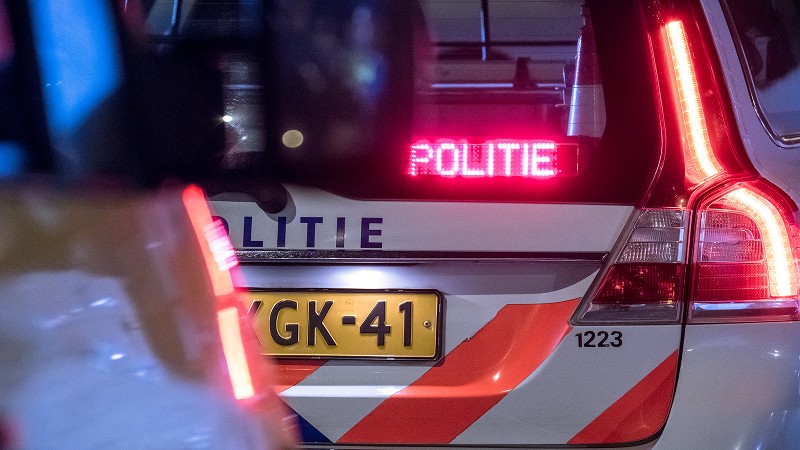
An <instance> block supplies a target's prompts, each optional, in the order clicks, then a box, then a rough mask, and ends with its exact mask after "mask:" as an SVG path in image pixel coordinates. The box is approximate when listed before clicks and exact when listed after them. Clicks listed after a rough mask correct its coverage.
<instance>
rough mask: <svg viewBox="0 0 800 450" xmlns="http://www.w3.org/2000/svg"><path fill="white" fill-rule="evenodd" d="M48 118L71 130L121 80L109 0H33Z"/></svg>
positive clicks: (57, 129) (64, 130)
mask: <svg viewBox="0 0 800 450" xmlns="http://www.w3.org/2000/svg"><path fill="white" fill-rule="evenodd" d="M30 3H31V13H32V15H33V27H34V38H35V40H36V52H37V56H38V59H39V64H40V66H41V72H42V81H43V84H44V99H45V104H46V107H47V113H48V114H47V116H48V117H47V118H48V122H49V124H50V126H51V127H52V128H53V131H55V132H56V133H69V132H71V131H74V130H75V129H76V128H77V127H79V126H80V125H81V124H82V123H83V122H84V121H85V120H86V118H87V116H88V115H89V113H90V112H91V111H92V110H94V109H95V108H96V107H97V106H98V105H100V104H101V103H102V102H103V100H105V99H106V98H107V97H108V96H109V95H110V94H111V93H112V92H113V91H114V90H116V88H117V87H118V85H119V81H120V76H121V73H120V72H121V70H120V67H119V55H118V47H117V40H116V36H115V30H114V28H113V26H112V23H113V20H112V17H113V16H112V14H111V11H110V10H109V2H107V1H104V0H30Z"/></svg>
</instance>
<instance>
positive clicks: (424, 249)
mask: <svg viewBox="0 0 800 450" xmlns="http://www.w3.org/2000/svg"><path fill="white" fill-rule="evenodd" d="M277 3H278V4H279V5H280V7H279V8H278V10H277V11H278V12H277V14H279V17H282V18H283V19H285V20H277V21H276V22H278V23H282V24H294V25H285V26H284V27H283V28H281V27H280V26H279V27H278V29H279V30H280V31H281V35H280V36H281V37H287V36H290V35H292V36H294V35H296V36H299V37H297V39H295V40H294V41H291V42H293V44H290V45H287V46H286V47H285V48H284V49H283V51H284V53H283V55H284V56H286V60H287V61H289V62H288V63H285V67H284V70H282V72H284V73H283V76H284V77H285V80H289V81H290V82H289V81H287V84H286V87H285V89H276V88H274V87H273V88H271V92H272V93H274V94H275V95H276V96H277V97H276V98H277V99H279V100H278V101H277V102H276V103H277V104H280V105H281V106H282V108H281V115H280V116H278V119H277V120H276V121H274V122H268V121H267V122H268V126H267V127H266V128H269V126H274V127H275V128H279V130H278V134H279V135H280V136H281V138H282V146H281V148H280V150H279V151H277V152H276V154H275V155H273V161H274V162H275V167H278V169H276V170H274V171H273V172H272V173H270V174H269V177H266V176H265V177H264V180H265V181H264V183H263V185H262V186H261V187H260V192H262V193H261V194H258V193H255V194H254V193H253V192H254V191H253V190H251V192H250V195H243V194H235V193H230V192H223V193H219V194H218V195H216V196H214V197H212V207H213V209H214V211H215V213H216V214H217V215H218V216H219V217H220V218H221V220H222V221H223V224H224V225H225V226H226V227H227V229H228V232H229V235H230V236H231V240H232V242H233V244H234V246H235V248H236V250H237V252H238V256H239V257H240V259H241V261H242V275H243V278H244V279H243V280H242V284H243V286H245V287H246V288H247V290H248V291H249V292H250V297H251V301H252V303H251V305H250V311H251V314H252V315H253V325H254V327H255V329H256V331H257V333H258V335H259V337H260V339H261V344H262V346H263V351H264V353H265V354H270V355H273V356H275V357H276V358H277V359H278V363H279V364H278V372H279V374H278V375H279V383H278V384H279V385H278V387H277V389H278V390H279V392H280V393H281V396H282V398H283V399H284V400H285V402H286V403H287V404H288V405H289V406H290V407H291V408H292V409H293V410H294V411H295V412H296V413H297V415H298V417H299V419H300V421H301V423H302V424H303V430H302V432H303V441H304V442H306V443H339V444H372V445H375V444H417V445H433V444H451V443H452V444H460V445H565V444H576V445H580V444H623V443H632V442H641V441H643V440H647V439H649V438H651V437H653V436H655V435H656V434H657V433H658V432H659V430H660V429H661V428H662V426H663V425H664V423H665V421H666V418H667V415H668V412H669V409H670V405H671V401H672V396H673V391H674V386H675V383H676V378H677V367H678V350H679V347H680V340H681V330H682V325H681V319H682V316H683V312H684V311H683V310H682V307H681V302H680V300H681V298H682V295H683V290H684V282H683V264H684V263H685V261H686V258H687V249H686V237H685V236H686V233H687V229H688V227H689V216H688V214H687V213H686V212H685V211H686V210H685V207H686V202H687V197H686V196H685V194H686V192H687V190H686V186H687V185H689V184H691V183H690V182H689V181H686V179H685V177H684V167H683V162H682V159H680V161H678V162H675V160H673V161H672V162H670V161H669V160H668V159H667V158H666V157H665V155H666V154H668V153H669V152H670V151H672V152H675V153H677V154H679V155H680V154H681V150H680V148H681V145H682V144H681V142H682V141H681V139H680V136H678V138H677V139H673V140H672V142H669V139H668V138H674V137H675V136H673V135H672V134H670V133H667V132H666V131H664V130H665V126H664V123H665V122H668V123H673V122H670V121H673V120H676V119H675V117H676V109H677V108H676V107H675V106H674V105H673V98H672V97H664V95H662V92H667V91H665V89H666V88H668V87H669V86H670V84H669V82H668V81H664V79H661V80H659V77H657V76H656V73H657V72H658V70H661V69H664V68H666V67H667V65H666V64H665V60H666V58H667V56H665V53H664V51H663V48H662V47H661V46H660V42H661V41H660V40H659V39H660V36H661V35H660V34H659V33H660V31H659V30H660V28H659V22H658V20H659V19H658V18H657V15H656V14H655V13H654V12H653V11H652V10H648V9H647V8H646V5H643V4H641V3H640V2H638V1H622V2H613V4H612V2H600V1H597V2H592V1H589V2H588V5H583V1H581V0H566V1H562V2H539V1H501V0H488V1H485V0H484V1H479V0H473V1H469V0H461V1H447V0H426V1H422V2H420V5H419V9H418V10H415V11H411V12H410V13H408V17H411V18H412V20H413V23H412V25H411V26H408V27H407V28H405V29H406V30H407V32H408V34H409V39H408V42H409V45H408V49H410V51H409V52H408V53H407V54H406V56H407V58H408V62H409V63H411V64H413V67H414V70H413V72H414V80H413V91H414V95H413V99H412V98H408V99H400V100H399V103H403V102H404V101H405V102H406V103H407V105H408V107H409V108H411V109H412V111H413V118H412V119H411V120H410V121H409V122H408V123H405V122H402V120H400V119H398V121H397V123H396V124H395V125H396V127H391V121H392V120H393V118H394V115H393V114H392V113H391V112H388V113H387V112H385V111H383V112H382V113H376V114H375V115H374V116H369V117H373V118H374V117H377V119H375V120H376V123H380V124H381V126H382V127H383V128H380V129H379V130H378V132H376V133H375V137H374V139H373V141H372V144H373V145H372V147H371V148H373V149H377V150H373V151H372V152H370V153H369V154H365V155H356V157H353V153H357V149H356V150H354V149H352V148H351V147H349V146H348V144H347V142H349V141H348V133H349V132H352V130H353V128H348V126H347V123H346V122H337V121H336V120H331V119H329V116H330V115H332V114H334V113H342V114H347V111H348V110H349V109H350V108H352V107H353V105H351V103H354V104H356V105H357V106H359V105H360V107H362V108H364V110H367V112H368V108H366V107H364V106H363V105H364V104H373V103H376V102H377V100H374V99H376V98H381V96H384V97H391V95H392V92H393V89H394V88H393V87H392V86H390V85H387V84H386V80H385V79H382V78H381V73H382V64H383V63H384V62H385V61H384V60H383V59H382V56H381V54H380V52H379V51H377V50H376V48H377V49H379V48H380V44H379V43H380V41H381V39H382V38H384V37H385V36H384V35H385V34H386V33H389V32H392V30H395V29H394V28H392V27H390V26H386V25H385V24H384V23H383V22H381V18H384V19H385V18H386V7H384V6H382V5H383V4H384V3H383V2H377V1H373V2H361V3H359V4H358V5H356V2H341V4H339V3H337V7H338V8H339V9H336V8H332V7H330V6H328V5H331V3H328V2H324V1H323V2H318V4H317V3H314V2H310V3H309V2H284V3H281V2H277ZM351 3H352V4H351ZM410 3H411V2H409V4H410ZM382 8H383V9H382ZM334 9H336V11H334ZM281 14H282V15H283V16H280V15H281ZM309 17H311V19H308V18H309ZM404 17H405V16H404ZM302 18H306V19H308V23H309V24H311V25H307V26H306V25H297V26H295V25H296V24H297V23H298V22H297V21H298V20H301V19H302ZM290 19H291V20H290ZM409 30H412V31H409ZM287 40H288V38H287ZM376 42H378V43H376ZM301 43H302V45H307V46H308V47H303V48H304V49H305V50H302V51H301V50H298V46H300V45H301ZM331 55H337V57H336V58H335V59H336V60H338V61H339V62H340V63H341V64H342V66H344V68H342V67H339V69H342V72H343V73H348V74H351V75H352V77H351V78H349V79H350V81H349V82H348V83H343V85H344V86H346V87H349V88H350V91H351V93H353V97H347V96H346V95H345V94H342V93H341V92H339V93H336V95H335V96H334V95H333V94H332V93H331V92H328V90H327V89H328V87H330V78H329V77H331V76H333V75H332V74H335V73H337V71H336V70H334V69H331V68H330V67H329V65H330V64H332V63H333V62H332V61H331V59H334V58H332V57H331ZM227 69H228V77H229V81H230V80H235V82H234V81H231V82H230V86H229V89H228V105H229V114H228V116H226V118H224V120H225V121H226V122H227V123H228V125H229V126H228V144H229V148H228V154H227V155H226V159H225V160H224V163H225V164H228V165H229V166H236V165H237V164H240V163H241V161H243V160H246V159H247V158H248V156H249V153H252V152H253V151H254V148H253V147H251V145H254V144H252V143H253V142H254V141H255V139H254V136H255V137H258V136H261V135H259V134H258V132H259V131H258V130H259V127H261V126H263V124H262V122H260V119H258V117H261V116H259V115H258V114H256V113H254V111H258V110H259V108H268V109H269V108H271V106H270V105H269V104H262V103H259V102H260V100H258V98H260V97H258V96H256V95H255V94H254V92H257V91H258V90H259V89H262V88H259V87H258V86H257V83H254V82H252V80H253V77H254V73H255V72H254V71H253V69H252V68H251V67H250V65H248V64H247V63H246V62H241V61H234V62H232V63H230V64H229V65H228V66H227ZM348 76H349V75H348ZM659 83H660V84H659ZM326 95H328V96H326ZM343 99H344V100H343ZM353 99H355V100H353ZM346 100H347V101H346ZM349 100H352V102H350V101H349ZM369 102H373V103H369ZM362 113H363V110H362ZM398 116H399V115H398ZM273 117H274V116H273ZM364 120H366V119H364ZM364 120H362V121H361V122H359V123H358V124H357V126H356V127H355V128H354V129H356V130H358V129H359V128H358V127H359V126H363V125H364ZM323 125H325V126H329V128H328V129H321V128H323ZM387 127H388V128H392V129H391V130H390V131H391V132H389V131H386V128H387ZM675 128H677V126H675ZM673 134H674V133H673ZM675 149H677V150H675ZM267 179H269V181H266V180H267ZM276 180H277V181H276ZM695 184H696V183H695ZM223 190H224V189H223ZM256 190H258V189H256ZM264 192H268V193H269V194H263V193H264ZM253 197H255V201H254V199H253ZM265 198H266V199H267V200H269V201H265V200H264V199H265ZM275 198H278V200H277V201H273V200H275ZM276 205H277V206H276Z"/></svg>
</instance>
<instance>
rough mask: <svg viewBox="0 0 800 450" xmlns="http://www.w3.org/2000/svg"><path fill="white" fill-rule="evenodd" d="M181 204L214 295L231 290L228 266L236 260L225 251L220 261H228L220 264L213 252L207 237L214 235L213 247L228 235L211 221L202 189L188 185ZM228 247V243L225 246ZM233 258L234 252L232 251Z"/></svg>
mask: <svg viewBox="0 0 800 450" xmlns="http://www.w3.org/2000/svg"><path fill="white" fill-rule="evenodd" d="M183 204H184V206H185V208H186V212H187V214H188V215H189V220H190V222H191V223H192V229H193V230H194V234H195V236H196V237H197V242H198V243H199V245H200V248H201V250H202V252H203V259H204V260H205V263H206V268H207V269H208V276H209V277H211V285H212V286H213V288H214V294H215V295H216V296H218V297H219V296H222V295H226V294H230V293H232V292H233V279H232V278H231V273H230V270H228V269H229V268H230V267H232V266H234V265H236V263H238V261H236V260H235V259H234V260H233V261H234V262H231V253H232V252H227V253H226V254H224V255H219V258H220V259H221V260H222V261H228V262H227V263H226V264H224V265H220V263H219V261H218V258H217V255H215V254H214V253H213V249H212V242H211V241H210V239H209V238H211V237H212V236H213V237H214V241H215V243H214V247H219V241H218V240H219V239H225V240H227V239H228V237H227V236H225V235H224V232H221V231H219V230H215V227H220V228H221V227H222V226H221V225H219V224H216V223H214V222H212V221H211V211H210V210H209V209H208V203H206V196H205V194H204V193H203V190H202V189H200V188H199V187H197V186H188V187H187V188H186V189H184V191H183ZM226 248H230V250H232V247H230V244H228V246H226ZM233 257H234V258H235V253H233Z"/></svg>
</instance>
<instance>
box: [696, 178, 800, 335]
mask: <svg viewBox="0 0 800 450" xmlns="http://www.w3.org/2000/svg"><path fill="white" fill-rule="evenodd" d="M698 222H699V223H698V225H697V227H696V228H697V234H698V239H697V244H696V249H695V257H694V267H695V271H696V275H695V283H694V289H693V294H692V303H691V308H690V319H691V320H692V321H693V322H718V321H750V320H797V319H798V318H799V317H798V262H797V247H798V227H797V225H796V223H795V221H794V219H793V218H792V215H791V214H790V212H789V209H788V208H787V207H785V206H783V205H782V201H781V198H780V197H779V196H777V195H774V193H773V192H771V191H770V190H769V189H764V188H763V187H760V186H759V185H758V184H756V183H742V184H737V185H735V186H733V187H732V188H730V189H728V190H726V191H724V192H723V193H721V194H718V195H715V196H714V197H712V198H710V199H709V200H707V201H706V202H704V204H702V205H701V206H700V211H699V221H698Z"/></svg>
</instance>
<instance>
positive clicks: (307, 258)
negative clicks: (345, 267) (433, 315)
mask: <svg viewBox="0 0 800 450" xmlns="http://www.w3.org/2000/svg"><path fill="white" fill-rule="evenodd" d="M607 254H608V253H606V252H574V253H567V252H454V251H381V250H237V251H236V256H237V257H238V258H239V261H241V262H243V263H249V262H258V263H274V262H281V263H287V262H310V263H317V262H321V261H336V262H348V261H353V262H365V261H366V262H370V261H372V262H381V263H386V262H391V263H394V262H409V263H416V262H427V261H435V262H440V261H511V262H531V261H579V262H586V261H594V262H602V261H603V260H604V259H605V257H606V255H607Z"/></svg>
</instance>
